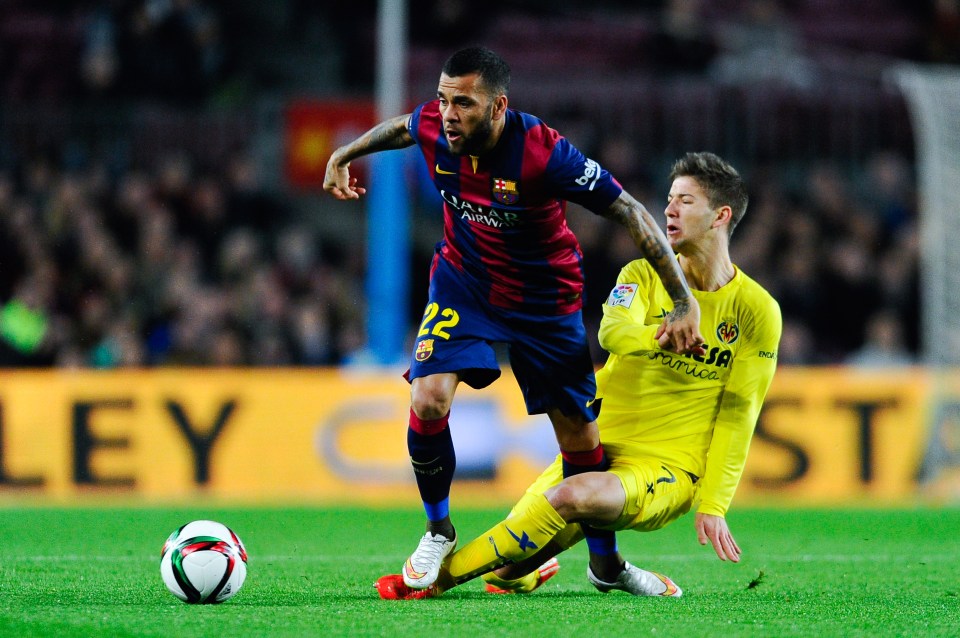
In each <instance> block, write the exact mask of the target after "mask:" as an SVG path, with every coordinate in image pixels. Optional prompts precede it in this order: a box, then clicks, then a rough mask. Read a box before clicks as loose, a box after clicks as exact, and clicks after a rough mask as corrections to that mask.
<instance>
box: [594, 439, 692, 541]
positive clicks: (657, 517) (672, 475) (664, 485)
mask: <svg viewBox="0 0 960 638" xmlns="http://www.w3.org/2000/svg"><path fill="white" fill-rule="evenodd" d="M609 471H610V472H611V473H613V474H616V475H617V476H618V477H619V478H620V482H621V484H622V485H623V490H624V492H625V494H626V500H625V502H624V507H623V513H622V514H621V515H620V518H619V519H618V520H617V522H616V524H615V527H616V529H633V530H637V531H641V532H645V531H652V530H655V529H660V528H661V527H664V526H665V525H667V524H669V523H671V522H672V521H674V520H676V519H677V518H679V517H681V516H683V515H684V514H686V513H687V512H689V511H690V508H691V507H692V506H693V500H694V492H695V490H694V484H693V479H691V477H690V475H689V474H687V473H686V472H684V471H683V470H681V469H679V468H675V467H671V466H669V465H666V464H664V463H662V462H660V461H658V460H657V459H653V458H622V457H621V458H616V459H614V460H613V463H612V464H611V466H610V470H609Z"/></svg>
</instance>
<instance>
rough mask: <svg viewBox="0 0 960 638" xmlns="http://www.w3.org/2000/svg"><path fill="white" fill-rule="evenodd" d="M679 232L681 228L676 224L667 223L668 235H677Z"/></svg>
mask: <svg viewBox="0 0 960 638" xmlns="http://www.w3.org/2000/svg"><path fill="white" fill-rule="evenodd" d="M679 232H680V229H679V228H678V227H677V226H674V225H673V224H667V234H668V235H676V234H677V233H679Z"/></svg>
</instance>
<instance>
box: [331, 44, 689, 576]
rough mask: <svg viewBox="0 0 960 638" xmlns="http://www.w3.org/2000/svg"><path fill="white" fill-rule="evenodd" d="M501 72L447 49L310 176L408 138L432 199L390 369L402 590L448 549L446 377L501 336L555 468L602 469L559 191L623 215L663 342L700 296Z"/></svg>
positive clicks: (652, 229) (631, 211) (594, 546)
mask: <svg viewBox="0 0 960 638" xmlns="http://www.w3.org/2000/svg"><path fill="white" fill-rule="evenodd" d="M509 83H510V69H509V67H508V65H507V64H506V62H505V61H504V60H503V59H502V58H500V56H498V55H497V54H496V53H494V52H492V51H490V50H489V49H485V48H482V47H471V48H467V49H463V50H460V51H458V52H456V53H454V54H453V55H452V56H451V57H450V58H449V59H448V60H447V61H446V63H445V64H444V66H443V69H442V72H441V75H440V82H439V85H438V89H437V99H435V100H432V101H430V102H426V103H424V104H421V105H420V106H418V107H416V108H415V109H414V111H413V113H410V114H406V115H401V116H398V117H395V118H392V119H389V120H386V121H384V122H381V123H380V124H378V125H377V126H375V127H374V128H372V129H370V130H369V131H367V132H366V133H364V134H363V135H361V136H360V137H359V138H357V139H356V140H354V141H352V142H350V143H348V144H346V145H344V146H342V147H340V148H338V149H336V150H335V151H334V152H333V154H332V155H331V157H330V160H329V162H328V163H327V170H326V177H325V179H324V189H325V190H326V191H327V192H329V193H331V194H332V195H333V196H334V197H336V198H338V199H343V200H345V199H357V198H358V197H359V196H360V195H363V194H364V193H365V192H366V190H365V189H364V188H363V187H361V186H358V185H357V180H356V178H354V177H351V176H350V172H349V167H350V162H351V161H352V160H354V159H356V158H358V157H361V156H363V155H367V154H370V153H375V152H379V151H385V150H391V149H400V148H406V147H408V146H411V145H413V144H417V145H418V146H419V147H420V151H421V152H422V154H423V157H424V159H425V161H426V163H427V167H428V169H429V171H430V175H431V176H432V178H433V181H434V184H435V185H436V188H437V190H438V191H439V192H440V195H441V196H442V197H443V200H444V205H443V218H444V231H443V240H442V241H441V242H440V243H438V244H437V248H436V253H435V255H434V258H433V262H432V265H431V268H430V291H429V299H428V302H427V306H426V309H425V311H424V315H423V321H422V323H421V326H420V331H419V333H418V336H417V340H416V344H415V346H414V351H413V354H412V359H411V363H410V369H409V370H408V371H407V373H406V375H405V376H406V378H407V380H408V381H409V382H410V385H411V405H410V416H409V428H408V432H407V445H408V449H409V452H410V460H411V463H412V464H413V470H414V474H415V477H416V480H417V486H418V488H419V490H420V496H421V498H422V500H423V504H424V509H425V510H426V515H427V525H426V533H425V534H424V535H423V537H422V538H421V540H420V543H419V545H418V547H417V549H416V551H415V552H414V553H413V554H412V555H411V556H410V558H409V559H408V560H407V561H406V563H405V564H404V566H403V578H404V582H405V583H406V584H407V586H409V587H412V588H415V589H425V588H427V587H429V586H430V585H431V584H433V582H434V581H435V580H436V578H437V576H438V573H439V570H440V566H441V564H442V562H443V560H444V558H445V557H446V556H447V555H448V554H449V553H450V552H452V551H453V549H454V547H455V546H456V532H455V530H454V526H453V523H452V522H451V519H450V511H449V496H450V486H451V482H452V480H453V475H454V468H455V464H456V455H455V451H454V447H453V441H452V439H451V435H450V430H449V428H448V420H449V418H450V408H451V405H452V403H453V398H454V394H455V393H456V390H457V387H458V385H459V384H460V382H464V383H467V384H468V385H470V386H472V387H474V388H483V387H486V386H487V385H489V384H490V383H492V382H493V381H494V380H496V379H497V378H498V377H499V376H500V367H499V365H498V363H497V360H496V357H495V353H494V349H493V344H494V343H503V344H506V345H507V347H508V351H509V361H510V365H511V368H512V370H513V372H514V374H515V376H516V378H517V381H518V383H519V385H520V388H521V391H522V393H523V396H524V400H525V402H526V407H527V411H528V412H529V413H530V414H542V413H546V414H547V415H548V416H549V418H550V421H551V423H552V424H553V428H554V432H555V434H556V438H557V442H558V444H559V446H560V452H561V455H562V459H563V473H564V476H571V475H574V474H579V473H582V472H589V471H597V470H605V469H606V467H607V460H606V457H605V455H604V453H603V447H602V445H601V443H600V435H599V430H598V428H597V424H596V417H597V414H598V412H599V407H600V406H599V401H597V402H594V394H595V391H596V381H595V378H594V374H593V362H592V359H591V357H590V352H589V346H588V341H587V336H586V331H585V329H584V326H583V320H582V315H581V304H582V299H581V295H582V292H583V281H584V277H583V264H582V257H583V255H582V252H581V250H580V246H579V243H578V242H577V239H576V237H575V236H574V234H573V233H572V232H571V230H570V229H569V228H568V226H567V224H566V219H565V206H566V202H567V201H572V202H576V203H578V204H580V205H582V206H584V207H585V208H587V209H589V210H591V211H593V212H595V213H597V214H600V215H602V216H604V217H606V218H608V219H611V220H613V221H616V222H618V223H619V224H621V225H622V226H624V227H626V229H627V231H628V232H629V233H630V234H631V236H632V238H633V240H634V242H635V243H636V245H637V247H638V248H639V250H640V253H641V255H642V256H643V257H645V258H646V259H647V261H648V262H649V263H650V264H651V266H652V267H653V269H654V271H655V272H656V274H657V276H658V277H659V278H660V280H661V281H662V282H663V285H664V288H665V289H666V291H667V292H668V294H669V296H670V298H671V300H672V301H673V306H674V308H673V311H672V312H670V313H669V315H668V316H667V317H666V318H665V319H664V334H665V338H664V341H665V342H667V343H669V344H670V347H671V349H672V350H674V351H676V352H679V353H693V354H703V349H702V344H703V339H702V337H701V335H700V331H699V322H700V308H699V306H698V304H697V301H696V299H695V298H694V297H693V295H692V294H691V292H690V289H689V286H688V285H687V282H686V280H685V279H684V276H683V272H682V271H681V270H680V267H679V266H678V264H677V261H676V259H675V258H674V255H673V251H672V250H671V249H670V245H669V243H668V242H667V240H666V237H665V236H664V234H663V232H662V231H661V230H660V228H659V227H658V226H657V224H656V221H655V220H654V218H653V217H652V216H651V215H650V213H649V212H648V211H647V209H646V208H644V206H643V205H642V204H640V203H639V202H638V201H636V200H635V199H634V198H633V197H631V196H630V195H629V194H628V193H627V192H626V191H624V190H623V188H622V187H621V186H620V184H619V183H618V182H617V181H616V180H615V179H614V178H613V176H612V175H610V173H608V172H607V171H606V170H604V169H603V168H602V167H601V166H600V165H599V164H598V163H597V162H595V161H593V160H591V159H589V158H587V157H585V156H584V155H583V154H582V153H581V152H580V151H579V150H577V149H576V148H575V147H574V146H573V145H572V144H570V142H569V141H567V140H566V139H565V138H564V137H562V136H561V135H560V134H559V133H557V132H556V131H555V130H553V129H551V128H549V127H548V126H547V125H546V124H544V123H543V122H542V121H541V120H539V119H538V118H536V117H534V116H532V115H528V114H526V113H521V112H519V111H515V110H513V109H509V108H508V107H507V90H508V87H509ZM585 533H586V536H587V545H588V548H589V549H590V552H591V563H593V557H594V556H598V557H604V556H607V557H608V556H609V555H611V554H613V553H615V552H616V551H617V548H616V538H615V536H614V534H613V532H608V531H601V530H593V529H590V528H587V529H586V530H585ZM596 563H597V566H598V568H599V567H600V566H602V565H603V561H602V560H599V559H598V560H597V561H596ZM605 575H606V576H607V577H609V578H611V579H613V578H615V577H616V575H615V574H605Z"/></svg>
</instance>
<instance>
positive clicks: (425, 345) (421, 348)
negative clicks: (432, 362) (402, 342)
mask: <svg viewBox="0 0 960 638" xmlns="http://www.w3.org/2000/svg"><path fill="white" fill-rule="evenodd" d="M432 354H433V339H424V340H423V341H421V342H419V343H417V352H416V353H415V354H414V355H413V356H414V358H416V360H417V361H426V360H427V359H429V358H430V355H432Z"/></svg>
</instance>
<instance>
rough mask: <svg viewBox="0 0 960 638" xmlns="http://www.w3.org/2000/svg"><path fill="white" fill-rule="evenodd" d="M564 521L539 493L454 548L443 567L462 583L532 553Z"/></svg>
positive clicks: (553, 534) (563, 523)
mask: <svg viewBox="0 0 960 638" xmlns="http://www.w3.org/2000/svg"><path fill="white" fill-rule="evenodd" d="M566 525H567V523H566V522H565V521H564V520H563V518H561V516H560V514H558V513H557V510H555V509H553V506H552V505H550V502H549V501H548V500H547V499H546V497H544V496H540V497H539V498H537V499H533V500H532V502H531V503H530V506H529V507H527V508H526V509H525V510H524V511H522V512H516V513H514V515H513V516H511V517H510V518H508V519H507V520H505V521H501V522H500V523H497V524H496V525H494V526H493V527H491V528H490V529H489V530H487V531H486V532H485V533H484V534H482V535H481V536H478V537H477V538H475V539H473V540H472V541H470V542H469V543H467V544H466V545H464V546H463V547H461V548H460V549H458V550H457V551H456V552H454V553H453V555H451V557H450V562H449V563H448V564H447V566H446V567H447V570H448V571H449V574H450V577H451V578H452V580H453V581H454V582H455V583H457V584H460V583H463V582H465V581H468V580H470V579H471V578H475V577H477V576H479V575H480V574H483V573H485V572H488V571H490V570H492V569H496V568H497V567H500V566H501V565H505V564H506V563H508V562H517V561H520V560H523V559H524V558H526V557H528V556H532V555H533V554H535V553H537V551H539V549H540V548H541V547H543V546H544V545H546V544H547V543H548V542H549V541H550V539H551V538H553V537H554V536H555V535H556V534H557V533H558V532H559V531H560V530H562V529H563V528H564V527H566Z"/></svg>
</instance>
